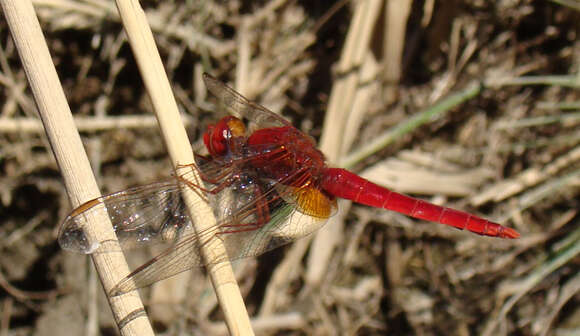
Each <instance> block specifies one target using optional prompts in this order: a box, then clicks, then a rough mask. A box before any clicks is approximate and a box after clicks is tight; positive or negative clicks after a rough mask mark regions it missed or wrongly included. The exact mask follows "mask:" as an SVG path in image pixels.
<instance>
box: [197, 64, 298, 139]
mask: <svg viewBox="0 0 580 336" xmlns="http://www.w3.org/2000/svg"><path fill="white" fill-rule="evenodd" d="M203 81H204V82H205V86H206V87H207V89H208V90H209V91H210V92H211V93H212V94H213V95H214V96H216V98H218V100H219V101H220V102H222V103H223V104H224V105H225V106H226V107H227V108H229V109H230V112H233V114H234V115H237V116H238V117H242V118H246V119H247V120H249V121H250V122H251V123H252V124H255V127H251V128H250V132H251V131H253V130H255V129H259V128H266V127H282V126H290V127H293V126H292V124H291V123H290V122H288V121H287V120H286V119H284V118H282V117H281V116H279V115H277V114H275V113H274V112H272V111H270V110H268V109H267V108H265V107H263V106H261V105H259V104H257V103H254V102H251V101H249V100H247V99H246V98H244V96H242V95H241V94H239V93H238V92H236V90H234V89H232V88H231V87H229V86H227V85H226V84H224V83H222V82H221V81H219V80H218V79H216V78H214V77H212V76H211V75H209V74H207V73H204V74H203Z"/></svg>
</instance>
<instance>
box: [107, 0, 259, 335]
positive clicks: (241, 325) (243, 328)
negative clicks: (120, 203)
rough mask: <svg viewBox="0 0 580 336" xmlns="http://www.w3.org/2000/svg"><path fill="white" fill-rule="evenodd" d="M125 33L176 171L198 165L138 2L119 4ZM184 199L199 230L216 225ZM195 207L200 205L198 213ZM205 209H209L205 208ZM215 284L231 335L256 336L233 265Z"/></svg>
mask: <svg viewBox="0 0 580 336" xmlns="http://www.w3.org/2000/svg"><path fill="white" fill-rule="evenodd" d="M117 7H118V9H119V13H120V15H121V18H122V21H123V25H124V27H125V31H126V32H127V35H128V38H129V42H130V44H131V48H132V50H133V53H134V55H135V58H136V60H137V64H138V66H139V69H140V72H141V75H142V77H143V81H144V83H145V87H146V89H147V92H148V94H149V97H150V98H151V101H152V103H153V107H154V111H155V113H156V115H157V118H158V120H159V126H160V128H161V132H162V135H163V138H164V140H165V143H166V145H167V148H168V151H169V155H170V157H171V160H172V164H173V166H174V168H175V169H176V171H177V169H178V166H179V165H180V164H189V163H192V162H194V159H193V151H192V149H191V145H190V143H189V140H188V138H187V134H186V132H185V129H184V127H183V123H182V122H181V118H180V116H179V112H178V109H177V104H176V102H175V99H174V98H173V93H172V90H171V87H170V84H169V80H168V78H167V76H166V74H165V70H164V68H163V64H162V63H161V58H160V56H159V53H158V51H157V48H156V46H155V41H154V39H153V34H152V32H151V29H150V27H149V26H148V24H147V18H146V16H145V13H144V12H143V10H142V9H141V7H140V5H139V2H138V1H136V0H117ZM182 195H183V198H184V200H185V202H186V204H187V205H188V210H189V215H190V216H191V219H192V220H193V223H194V226H195V230H196V231H198V232H200V231H203V230H204V229H205V228H208V227H210V226H213V225H215V224H216V222H215V217H214V215H213V211H212V209H211V208H210V207H209V205H207V204H205V203H204V202H199V201H198V197H199V196H198V195H197V194H196V193H195V192H194V191H193V190H191V189H189V188H183V190H182ZM193 204H197V205H200V206H199V207H198V206H196V208H195V209H194V208H193V207H192V205H193ZM204 205H205V206H204ZM202 254H203V255H204V258H206V260H207V261H208V262H211V260H212V259H210V258H212V256H217V257H219V256H222V255H224V254H226V250H225V246H223V244H222V243H221V240H219V239H215V240H212V242H211V243H210V244H207V245H206V244H204V245H203V246H202ZM207 270H208V273H209V274H210V277H211V280H212V284H213V286H214V289H215V292H216V295H217V297H218V300H219V302H220V306H221V308H222V311H223V313H224V316H225V319H226V323H227V325H228V329H229V331H230V334H232V335H253V331H252V328H251V325H250V319H249V317H248V313H247V311H246V307H245V305H244V302H243V299H242V295H241V293H240V291H239V288H238V285H237V282H236V279H235V277H234V274H233V270H232V268H231V265H230V264H229V262H223V263H219V264H211V263H210V264H209V265H208V266H207Z"/></svg>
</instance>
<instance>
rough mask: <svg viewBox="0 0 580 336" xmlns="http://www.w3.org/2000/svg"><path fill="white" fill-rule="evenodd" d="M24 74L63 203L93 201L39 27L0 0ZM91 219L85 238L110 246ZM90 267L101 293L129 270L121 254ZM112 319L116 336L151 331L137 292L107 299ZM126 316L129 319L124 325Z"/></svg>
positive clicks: (19, 1) (109, 234)
mask: <svg viewBox="0 0 580 336" xmlns="http://www.w3.org/2000/svg"><path fill="white" fill-rule="evenodd" d="M1 4H2V7H3V9H4V14H5V16H6V19H7V21H8V24H9V26H10V29H11V32H12V37H13V39H14V41H15V44H16V46H17V48H18V51H19V54H20V58H21V60H22V64H23V66H24V69H25V71H26V74H27V77H28V80H29V83H30V86H31V89H32V92H33V94H34V97H35V100H36V104H37V107H38V110H39V113H40V117H41V119H42V122H43V124H44V126H45V130H46V134H47V137H48V139H49V141H50V144H51V147H52V150H53V152H54V155H55V158H56V161H57V162H58V164H59V167H60V169H61V172H62V175H63V178H64V182H65V185H66V189H67V192H68V194H69V198H70V200H71V203H72V205H73V206H78V205H80V204H82V203H83V202H84V201H87V200H90V199H93V198H95V197H98V196H99V189H98V187H97V183H96V181H95V179H94V177H93V175H92V171H91V166H90V164H89V161H88V158H87V156H86V153H85V151H84V149H83V145H82V143H81V139H80V137H79V134H78V132H77V131H76V129H75V125H74V122H73V118H72V114H71V111H70V108H69V106H68V104H67V101H66V98H65V95H64V92H63V89H62V87H61V86H60V82H59V78H58V75H57V73H56V69H55V67H54V64H53V63H52V60H51V57H50V54H49V51H48V47H47V45H46V42H45V41H44V37H43V34H42V30H41V29H40V24H39V22H38V19H37V18H36V15H35V12H34V8H33V7H32V3H31V2H30V1H26V0H3V1H1ZM102 217H104V218H94V219H95V220H94V221H93V222H92V223H91V225H90V229H91V231H92V232H89V233H88V234H89V235H91V236H93V237H94V238H98V241H103V240H109V241H112V242H113V244H114V243H116V236H115V233H114V232H113V230H112V226H111V223H110V222H109V220H108V218H107V217H106V216H102ZM92 259H93V262H94V264H95V267H96V269H97V271H98V273H99V276H100V279H101V282H102V284H103V287H104V288H105V291H108V290H110V289H111V288H113V287H114V286H115V284H116V283H117V282H118V281H119V280H121V279H122V278H123V276H124V275H125V274H127V272H129V268H128V266H127V263H126V261H125V259H124V257H123V254H122V253H121V252H119V253H103V254H93V255H92ZM108 299H109V305H110V306H111V309H112V311H113V315H114V317H115V320H116V321H117V322H118V323H120V322H121V321H126V324H125V325H124V326H123V327H122V328H121V330H120V331H121V334H122V335H152V334H153V330H152V328H151V325H150V324H149V321H148V319H147V317H146V315H145V313H144V308H143V304H142V303H141V300H140V298H139V295H138V294H137V293H128V294H125V295H121V296H117V297H112V298H108ZM127 316H135V318H133V319H131V320H125V318H126V317H127Z"/></svg>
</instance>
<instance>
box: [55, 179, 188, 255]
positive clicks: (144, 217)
mask: <svg viewBox="0 0 580 336" xmlns="http://www.w3.org/2000/svg"><path fill="white" fill-rule="evenodd" d="M101 215H106V216H108V217H109V218H110V220H111V223H112V225H113V229H114V230H115V233H116V234H117V238H118V239H119V243H120V244H121V247H122V248H123V249H132V248H135V247H139V246H143V245H147V244H155V243H160V242H167V241H171V240H173V239H175V237H177V236H179V235H180V232H181V231H183V230H184V228H186V227H187V226H191V222H190V220H189V217H188V216H187V215H186V213H185V207H184V204H183V200H182V199H181V195H180V192H179V185H178V182H177V180H176V179H175V178H171V179H167V180H165V181H162V182H157V183H152V184H148V185H144V186H140V187H136V188H130V189H127V190H124V191H120V192H116V193H113V194H109V195H105V196H102V197H99V198H96V199H94V200H91V201H89V202H86V203H85V204H83V205H81V206H80V207H78V208H77V209H75V210H74V211H73V212H72V213H71V214H70V215H69V216H68V217H67V218H66V219H65V221H64V222H63V224H62V226H61V228H60V232H59V236H58V242H59V244H60V246H61V247H62V248H63V249H65V250H69V251H73V252H77V253H92V252H94V251H95V250H96V249H97V248H98V247H99V242H96V241H91V238H90V237H89V235H88V234H87V231H88V230H89V229H90V228H89V227H88V225H89V220H90V219H91V218H95V216H101ZM96 218H98V217H96ZM101 218H102V217H101Z"/></svg>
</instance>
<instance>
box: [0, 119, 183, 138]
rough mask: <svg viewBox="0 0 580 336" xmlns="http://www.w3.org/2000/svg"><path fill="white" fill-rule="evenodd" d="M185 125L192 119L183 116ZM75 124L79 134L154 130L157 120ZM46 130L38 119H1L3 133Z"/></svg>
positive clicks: (90, 120)
mask: <svg viewBox="0 0 580 336" xmlns="http://www.w3.org/2000/svg"><path fill="white" fill-rule="evenodd" d="M182 118H184V119H183V122H184V125H185V126H187V125H191V124H192V119H191V118H190V117H187V116H182ZM74 123H75V125H76V128H77V130H78V131H79V132H98V131H106V130H113V129H125V130H126V129H133V128H137V129H140V128H153V127H157V125H158V124H157V119H155V117H154V116H149V115H135V116H132V115H125V116H103V117H75V118H74ZM43 131H44V128H43V125H42V122H41V121H40V120H38V118H0V132H1V133H18V134H22V133H40V132H43Z"/></svg>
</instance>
